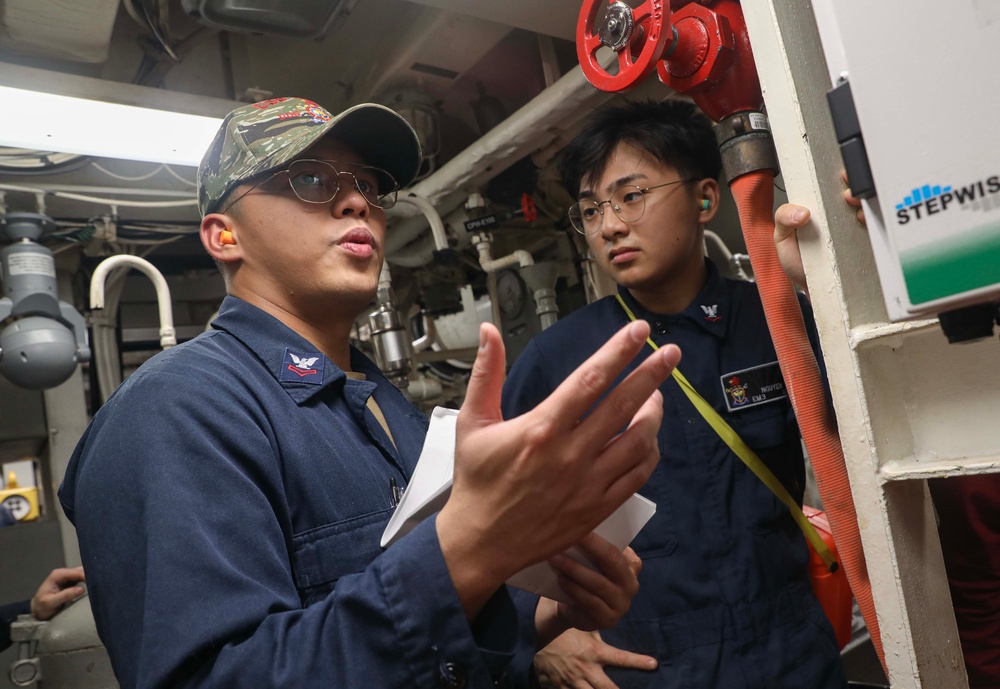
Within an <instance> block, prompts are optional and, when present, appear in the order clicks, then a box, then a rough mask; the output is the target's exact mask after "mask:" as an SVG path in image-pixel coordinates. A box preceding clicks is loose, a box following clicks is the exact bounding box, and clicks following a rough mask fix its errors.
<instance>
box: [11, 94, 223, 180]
mask: <svg viewBox="0 0 1000 689" xmlns="http://www.w3.org/2000/svg"><path fill="white" fill-rule="evenodd" d="M0 103H3V104H4V106H3V107H2V108H0V146H12V147H15V148H28V149H33V150H37V151H55V152H57V153H77V154H81V155H92V156H101V157H105V158H120V159H123V160H144V161H147V162H151V163H167V164H169V165H193V166H197V165H198V164H199V163H200V162H201V159H202V156H204V154H205V151H206V149H208V146H209V144H210V143H211V142H212V138H213V137H214V136H215V132H216V131H218V129H219V125H220V124H221V123H222V119H221V118H218V117H204V116H202V115H188V114H185V113H177V112H169V111H166V110H154V109H152V108H140V107H137V106H134V105H122V104H120V103H107V102H103V101H96V100H88V99H85V98H75V97H71V96H58V95H53V94H51V93H42V92H39V91H30V90H26V89H19V88H9V87H7V86H0Z"/></svg>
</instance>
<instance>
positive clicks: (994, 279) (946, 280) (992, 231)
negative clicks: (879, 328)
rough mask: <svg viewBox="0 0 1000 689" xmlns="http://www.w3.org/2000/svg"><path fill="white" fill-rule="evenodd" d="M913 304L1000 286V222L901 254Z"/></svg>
mask: <svg viewBox="0 0 1000 689" xmlns="http://www.w3.org/2000/svg"><path fill="white" fill-rule="evenodd" d="M900 262H901V264H902V268H903V278H904V279H905V280H906V289H907V291H908V292H909V295H910V302H911V303H913V304H923V303H924V302H928V301H933V300H935V299H942V298H944V297H950V296H952V295H955V294H961V293H962V292H968V291H969V290H973V289H978V288H980V287H987V286H989V285H995V284H1000V222H994V223H991V224H989V225H984V226H982V227H978V228H976V229H974V230H971V231H969V232H966V233H963V234H962V235H960V236H958V237H953V238H950V239H948V240H946V241H938V242H934V243H933V244H929V245H926V246H921V247H918V248H916V249H911V250H910V251H907V252H905V253H902V254H900Z"/></svg>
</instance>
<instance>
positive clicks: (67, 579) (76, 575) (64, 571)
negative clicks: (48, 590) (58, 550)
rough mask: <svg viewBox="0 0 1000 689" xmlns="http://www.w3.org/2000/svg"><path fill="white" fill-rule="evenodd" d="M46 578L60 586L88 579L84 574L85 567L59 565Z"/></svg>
mask: <svg viewBox="0 0 1000 689" xmlns="http://www.w3.org/2000/svg"><path fill="white" fill-rule="evenodd" d="M45 580H46V581H47V582H49V583H52V584H55V585H56V586H58V587H59V588H62V587H64V586H66V585H67V584H75V583H76V582H78V581H86V577H85V576H84V574H83V567H72V568H66V567H59V568H57V569H54V570H52V571H51V572H49V576H48V577H46V579H45Z"/></svg>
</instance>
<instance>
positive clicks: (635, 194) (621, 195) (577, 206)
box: [568, 178, 696, 235]
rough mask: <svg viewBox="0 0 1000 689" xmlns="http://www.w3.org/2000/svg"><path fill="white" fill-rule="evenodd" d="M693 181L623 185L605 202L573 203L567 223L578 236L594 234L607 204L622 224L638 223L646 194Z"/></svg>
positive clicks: (588, 200) (692, 180)
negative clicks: (641, 185)
mask: <svg viewBox="0 0 1000 689" xmlns="http://www.w3.org/2000/svg"><path fill="white" fill-rule="evenodd" d="M694 181H696V180H695V179H694V178H691V179H678V180H674V181H673V182H664V183H663V184H654V185H653V186H651V187H639V186H636V185H635V184H623V185H622V186H620V187H618V188H617V189H615V190H614V191H613V192H611V197H610V198H609V199H607V200H606V201H594V200H592V199H586V200H584V201H577V202H576V203H574V204H573V205H572V206H570V207H569V213H568V215H569V221H570V222H571V223H572V224H573V229H574V230H576V231H577V232H579V233H580V234H583V235H592V234H596V233H597V232H598V230H600V229H601V224H602V223H603V222H604V209H603V208H602V206H603V205H604V204H608V205H609V206H611V210H613V211H614V213H615V215H617V216H618V218H619V219H620V220H621V221H622V222H625V223H629V222H638V221H639V220H641V219H642V214H643V213H645V212H646V193H647V192H649V191H650V190H652V189H659V188H660V187H669V186H672V185H674V184H682V183H684V182H694Z"/></svg>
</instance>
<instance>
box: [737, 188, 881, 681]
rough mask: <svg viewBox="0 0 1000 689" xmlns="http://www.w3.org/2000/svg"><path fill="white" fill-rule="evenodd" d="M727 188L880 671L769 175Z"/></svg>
mask: <svg viewBox="0 0 1000 689" xmlns="http://www.w3.org/2000/svg"><path fill="white" fill-rule="evenodd" d="M730 186H731V188H732V191H733V196H734V197H735V198H736V205H737V208H738V209H739V214H740V221H741V223H742V225H743V235H744V237H745V238H746V243H747V251H748V253H749V254H750V263H751V265H752V266H753V273H754V278H755V279H756V281H757V286H758V289H759V290H760V296H761V301H762V302H763V304H764V313H765V315H766V316H767V326H768V329H769V330H770V331H771V339H772V340H773V341H774V348H775V350H776V351H777V353H778V362H779V363H780V365H781V373H782V375H783V376H784V377H785V385H786V387H787V388H788V395H789V397H790V399H791V401H792V408H793V409H794V410H795V415H796V418H797V419H798V422H799V428H800V430H801V432H802V439H803V441H804V442H805V445H806V450H807V451H808V452H809V461H810V462H811V463H812V466H813V470H814V471H815V473H816V483H817V485H818V487H819V494H820V497H821V498H822V500H823V508H824V510H825V511H826V514H827V517H828V519H829V520H830V527H831V530H832V531H833V537H834V541H835V542H836V544H837V550H838V552H839V555H840V560H841V563H842V564H843V567H844V568H845V569H846V570H847V579H848V581H849V582H850V585H851V591H852V592H853V593H854V597H855V599H856V600H857V601H858V607H859V608H860V609H861V614H862V615H863V616H864V618H865V624H866V625H868V632H869V634H871V638H872V643H873V644H874V645H875V652H876V653H877V654H878V658H879V660H880V661H881V663H882V667H883V668H885V656H884V654H883V651H882V637H881V634H880V633H879V628H878V619H877V618H876V616H875V604H874V602H873V601H872V588H871V582H870V581H869V579H868V567H867V564H866V563H865V556H864V551H863V550H862V547H861V533H860V531H859V529H858V515H857V512H856V511H855V509H854V500H853V498H852V496H851V484H850V481H849V479H848V477H847V467H846V465H845V463H844V450H843V448H842V447H841V445H840V436H839V435H838V434H837V427H836V423H835V422H834V420H833V415H832V414H831V413H830V409H829V407H828V405H827V399H826V393H825V388H824V386H823V381H822V378H821V376H820V372H819V366H818V364H817V363H816V356H815V354H814V353H813V351H812V348H811V347H810V346H809V338H808V336H807V335H806V329H805V323H804V322H803V320H802V311H801V310H800V308H799V302H798V299H797V298H796V296H795V289H794V288H793V286H792V282H791V280H790V279H789V278H788V276H787V275H786V274H785V271H784V269H782V267H781V263H780V262H779V261H778V252H777V250H776V249H775V246H774V219H773V217H772V208H773V206H774V174H773V172H771V171H769V170H761V171H757V172H753V173H749V174H745V175H742V176H741V177H738V178H736V179H735V180H733V181H732V183H731V185H730Z"/></svg>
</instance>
